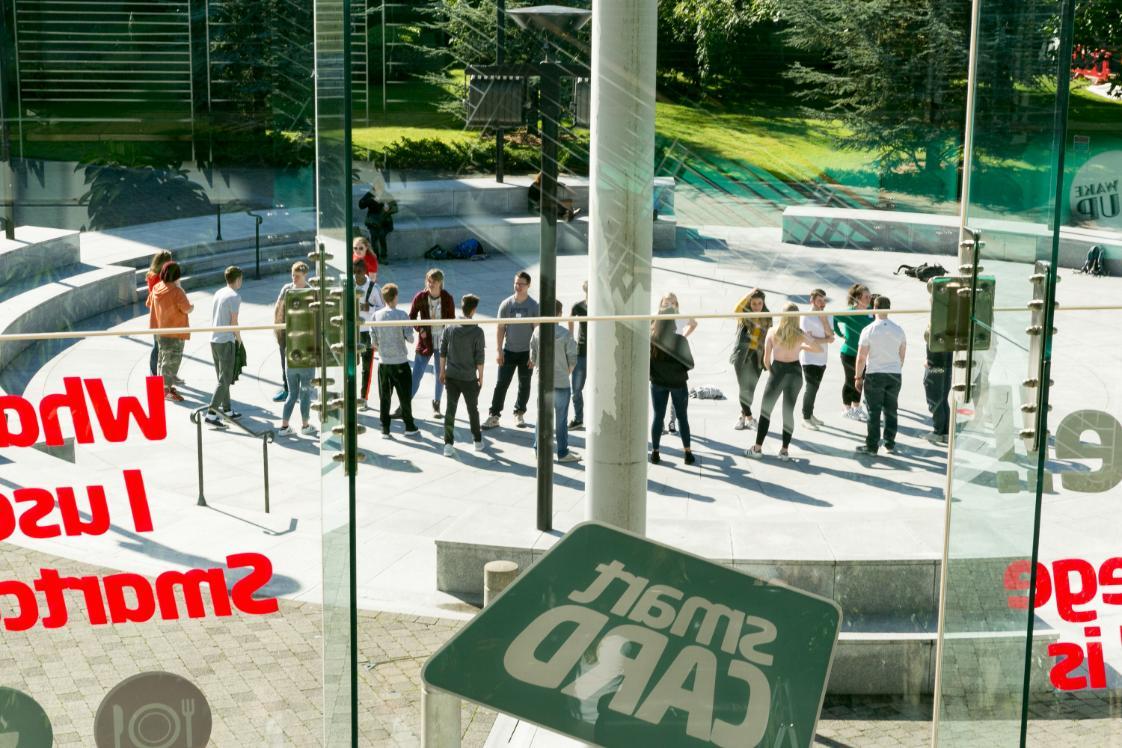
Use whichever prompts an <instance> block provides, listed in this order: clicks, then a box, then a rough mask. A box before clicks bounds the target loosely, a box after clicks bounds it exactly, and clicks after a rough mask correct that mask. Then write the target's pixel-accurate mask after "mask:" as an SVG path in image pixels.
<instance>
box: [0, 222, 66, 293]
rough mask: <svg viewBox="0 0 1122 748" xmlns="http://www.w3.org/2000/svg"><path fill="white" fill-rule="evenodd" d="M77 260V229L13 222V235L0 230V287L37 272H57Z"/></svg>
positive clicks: (44, 273) (2, 287)
mask: <svg viewBox="0 0 1122 748" xmlns="http://www.w3.org/2000/svg"><path fill="white" fill-rule="evenodd" d="M78 264H79V250H78V232H77V231H67V230H65V229H52V228H45V227H42V226H17V227H16V230H15V239H6V238H4V235H3V234H2V233H0V289H5V290H8V287H9V286H11V285H12V284H18V283H21V282H23V281H27V280H29V279H35V278H37V277H38V276H57V275H58V274H60V273H61V272H62V271H63V269H65V268H74V269H77V266H78ZM6 295H11V294H6Z"/></svg>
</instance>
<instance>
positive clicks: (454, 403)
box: [444, 377, 483, 444]
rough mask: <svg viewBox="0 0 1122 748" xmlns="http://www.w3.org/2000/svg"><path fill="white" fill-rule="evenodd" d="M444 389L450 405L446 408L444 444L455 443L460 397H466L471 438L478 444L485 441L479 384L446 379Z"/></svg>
mask: <svg viewBox="0 0 1122 748" xmlns="http://www.w3.org/2000/svg"><path fill="white" fill-rule="evenodd" d="M444 389H445V391H446V392H447V393H448V404H447V406H446V407H445V408H444V443H445V444H452V443H454V442H455V435H456V409H457V408H458V407H459V403H460V395H463V396H464V404H465V405H467V409H468V423H469V424H470V425H471V438H472V440H474V441H477V442H481V441H483V432H482V431H480V429H479V383H478V382H476V381H475V380H474V379H451V378H448V377H445V380H444Z"/></svg>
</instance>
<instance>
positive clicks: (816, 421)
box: [810, 416, 826, 428]
mask: <svg viewBox="0 0 1122 748" xmlns="http://www.w3.org/2000/svg"><path fill="white" fill-rule="evenodd" d="M810 420H812V421H814V425H815V426H817V427H818V428H822V427H823V426H825V425H826V422H825V421H823V420H822V419H821V418H819V417H818V416H811V417H810Z"/></svg>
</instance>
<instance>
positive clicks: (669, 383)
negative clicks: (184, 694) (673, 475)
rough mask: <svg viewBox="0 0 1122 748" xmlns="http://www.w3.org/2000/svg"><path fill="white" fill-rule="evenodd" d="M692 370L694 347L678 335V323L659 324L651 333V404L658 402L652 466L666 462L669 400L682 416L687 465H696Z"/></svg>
mask: <svg viewBox="0 0 1122 748" xmlns="http://www.w3.org/2000/svg"><path fill="white" fill-rule="evenodd" d="M692 368H693V355H692V354H691V353H690V344H689V342H688V341H687V340H686V339H685V338H684V337H682V336H681V335H679V334H678V331H677V329H676V326H675V324H674V320H672V319H666V320H658V321H656V322H655V323H654V325H653V326H652V330H651V400H652V401H653V402H654V421H653V422H652V423H651V462H652V463H654V464H655V465H657V464H659V462H661V461H662V458H661V457H660V455H659V452H658V447H659V441H660V440H661V439H662V424H663V421H664V420H666V405H667V400H671V401H673V403H674V412H675V413H676V414H677V416H678V434H679V436H681V438H682V449H683V450H684V451H685V453H686V456H685V463H686V464H687V465H692V464H693V463H694V456H693V452H692V451H691V450H690V419H689V416H688V415H687V413H686V408H687V407H688V406H689V402H690V393H689V390H688V389H687V382H688V380H689V372H690V369H692Z"/></svg>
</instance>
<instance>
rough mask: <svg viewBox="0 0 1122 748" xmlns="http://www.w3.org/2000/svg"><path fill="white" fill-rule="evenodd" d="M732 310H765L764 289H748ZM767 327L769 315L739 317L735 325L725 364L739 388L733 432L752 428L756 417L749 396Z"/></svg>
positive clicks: (756, 379) (757, 377)
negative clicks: (731, 370)
mask: <svg viewBox="0 0 1122 748" xmlns="http://www.w3.org/2000/svg"><path fill="white" fill-rule="evenodd" d="M733 311H734V312H736V313H737V314H742V313H744V312H766V311H768V308H767V300H766V298H765V295H764V292H763V291H762V290H761V289H759V288H754V289H752V290H751V291H750V292H749V293H748V294H747V295H746V296H745V297H744V298H742V299H741V300H740V301H738V302H737V303H736V308H735V309H733ZM769 327H771V317H756V318H752V319H741V320H739V323H738V324H737V326H736V342H735V343H734V344H733V348H732V355H731V356H729V363H731V364H732V368H733V370H734V371H735V372H736V382H737V385H738V386H739V389H740V417H739V418H738V419H736V425H735V426H734V427H733V428H735V429H736V430H737V431H743V430H744V429H754V428H756V419H755V418H753V417H752V398H753V397H754V396H755V394H756V385H757V384H759V381H760V375H761V374H762V373H763V370H764V365H763V352H764V339H765V337H766V336H767V331H768V328H769Z"/></svg>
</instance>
